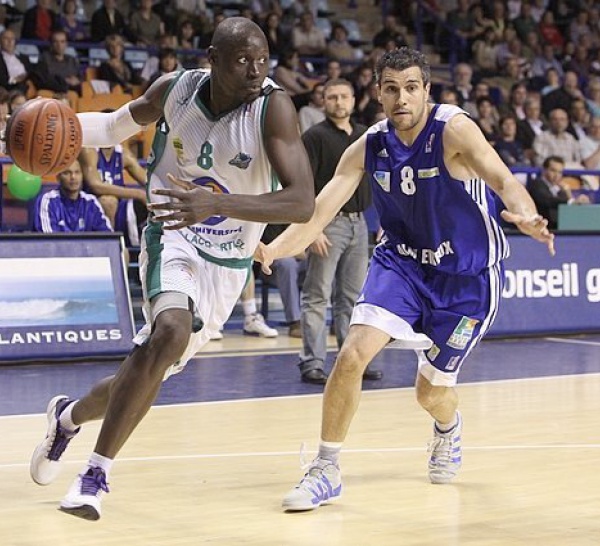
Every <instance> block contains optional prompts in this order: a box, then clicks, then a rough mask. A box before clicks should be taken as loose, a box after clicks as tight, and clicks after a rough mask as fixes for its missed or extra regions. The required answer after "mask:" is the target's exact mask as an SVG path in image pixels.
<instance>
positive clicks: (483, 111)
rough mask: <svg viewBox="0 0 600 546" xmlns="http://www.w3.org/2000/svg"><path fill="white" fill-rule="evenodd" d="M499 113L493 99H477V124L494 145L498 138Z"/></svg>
mask: <svg viewBox="0 0 600 546" xmlns="http://www.w3.org/2000/svg"><path fill="white" fill-rule="evenodd" d="M498 119H499V116H498V112H497V110H496V107H495V106H494V103H493V102H492V99H490V98H489V97H479V98H478V99H477V117H476V118H475V123H477V125H478V126H479V128H480V129H481V132H482V133H483V136H485V138H486V140H487V141H488V142H490V143H492V144H493V143H494V141H495V140H496V138H497V137H498Z"/></svg>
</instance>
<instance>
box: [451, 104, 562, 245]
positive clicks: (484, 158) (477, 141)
mask: <svg viewBox="0 0 600 546" xmlns="http://www.w3.org/2000/svg"><path fill="white" fill-rule="evenodd" d="M444 148H445V150H446V154H450V155H453V154H456V155H458V156H460V157H461V158H462V161H463V162H464V163H465V164H466V165H467V167H468V168H470V169H472V170H473V171H474V172H475V173H476V174H477V176H479V177H481V178H483V179H484V180H485V182H486V183H487V184H488V185H489V186H490V187H491V188H492V189H493V190H494V191H495V192H496V193H497V194H498V195H499V196H500V198H501V199H502V201H503V203H504V204H505V205H506V208H507V210H506V211H503V212H502V217H503V218H504V219H505V220H506V221H507V222H511V223H513V224H515V225H516V226H517V228H518V229H519V230H520V231H521V232H523V233H525V234H526V235H529V236H530V237H533V238H534V239H536V240H537V241H540V242H542V243H545V244H546V245H547V246H548V251H549V252H550V254H551V255H554V235H553V234H552V233H550V231H549V230H548V221H547V220H546V219H545V218H543V217H542V216H540V214H538V211H537V209H536V206H535V203H534V202H533V199H532V198H531V196H530V195H529V193H528V192H527V190H526V189H525V188H524V187H523V185H522V184H521V183H520V182H519V181H518V180H517V179H516V178H515V177H514V175H513V174H512V173H511V172H510V170H509V168H508V167H507V166H506V165H505V164H504V162H503V161H502V159H500V156H499V155H498V154H497V153H496V151H495V150H494V148H492V146H491V145H490V143H489V142H488V141H487V140H486V139H485V137H484V136H483V134H482V133H481V131H480V129H479V128H478V127H477V125H476V124H475V123H474V122H473V121H472V120H471V119H470V118H468V117H466V116H455V117H453V118H452V119H451V120H450V122H449V123H448V124H447V126H446V128H445V130H444Z"/></svg>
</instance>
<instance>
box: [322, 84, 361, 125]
mask: <svg viewBox="0 0 600 546" xmlns="http://www.w3.org/2000/svg"><path fill="white" fill-rule="evenodd" d="M324 99H325V115H326V116H327V117H328V118H332V119H344V118H349V117H350V114H352V110H354V93H353V92H352V89H351V88H350V87H349V86H347V85H332V86H331V87H328V88H327V89H326V91H325V93H324Z"/></svg>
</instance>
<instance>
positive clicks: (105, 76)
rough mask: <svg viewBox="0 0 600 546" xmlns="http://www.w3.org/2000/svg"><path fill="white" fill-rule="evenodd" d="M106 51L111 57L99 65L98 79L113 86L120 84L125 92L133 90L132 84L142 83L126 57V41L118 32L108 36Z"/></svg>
mask: <svg viewBox="0 0 600 546" xmlns="http://www.w3.org/2000/svg"><path fill="white" fill-rule="evenodd" d="M105 46H106V51H108V56H109V59H108V60H107V61H103V62H102V63H101V64H100V66H99V67H98V79H99V80H106V81H108V82H110V84H111V88H112V87H114V86H115V85H120V86H121V87H122V88H123V91H124V92H125V93H131V92H132V91H133V88H132V86H133V85H138V84H139V83H141V79H140V77H139V76H138V74H137V73H136V71H135V70H134V69H133V67H132V66H131V65H130V64H129V63H128V62H127V61H126V60H125V59H124V57H123V55H124V52H125V43H124V42H123V38H121V36H118V35H116V34H111V35H110V36H107V37H106V41H105Z"/></svg>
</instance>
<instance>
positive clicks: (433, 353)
mask: <svg viewBox="0 0 600 546" xmlns="http://www.w3.org/2000/svg"><path fill="white" fill-rule="evenodd" d="M439 354H440V348H439V347H438V346H437V345H435V344H434V345H432V347H431V349H429V351H427V358H428V359H429V362H433V361H434V360H435V359H436V358H437V357H438V355H439Z"/></svg>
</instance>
